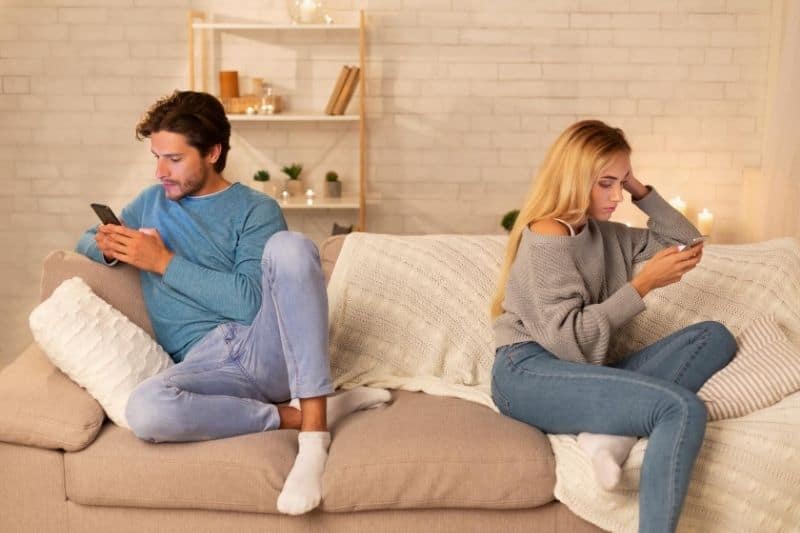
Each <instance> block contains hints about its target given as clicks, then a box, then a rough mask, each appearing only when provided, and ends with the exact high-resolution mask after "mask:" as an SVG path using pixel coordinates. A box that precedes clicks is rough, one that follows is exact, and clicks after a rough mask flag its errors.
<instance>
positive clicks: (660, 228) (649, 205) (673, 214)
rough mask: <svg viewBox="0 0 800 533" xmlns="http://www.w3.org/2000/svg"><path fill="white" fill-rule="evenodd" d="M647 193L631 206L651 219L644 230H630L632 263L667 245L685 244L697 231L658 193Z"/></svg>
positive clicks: (651, 191) (697, 233)
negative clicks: (634, 206)
mask: <svg viewBox="0 0 800 533" xmlns="http://www.w3.org/2000/svg"><path fill="white" fill-rule="evenodd" d="M648 188H649V189H650V192H649V193H648V194H647V196H645V197H644V198H642V199H641V200H635V201H634V204H635V205H636V206H637V207H638V208H639V209H641V210H642V211H644V212H645V213H646V214H647V215H648V216H649V217H650V218H649V219H648V220H647V229H643V228H632V229H631V230H630V235H631V247H632V249H631V257H632V258H633V262H634V263H638V262H641V261H646V260H647V259H650V258H651V257H653V255H654V254H655V253H656V252H658V251H660V250H662V249H663V248H665V247H667V246H676V245H679V244H688V243H689V242H691V241H692V239H694V238H695V237H700V232H699V231H698V230H697V228H695V227H694V225H692V223H691V222H689V220H688V219H687V218H686V217H685V216H683V215H682V214H680V212H678V211H677V210H676V209H675V208H674V207H672V206H671V205H670V204H669V203H668V202H667V201H666V200H664V198H662V197H661V195H660V194H658V192H657V191H656V190H655V189H653V188H651V187H649V186H648Z"/></svg>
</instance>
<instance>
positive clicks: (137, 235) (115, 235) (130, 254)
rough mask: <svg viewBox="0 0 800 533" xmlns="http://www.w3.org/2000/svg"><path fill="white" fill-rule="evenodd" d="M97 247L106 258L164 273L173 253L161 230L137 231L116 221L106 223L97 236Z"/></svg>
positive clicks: (145, 229)
mask: <svg viewBox="0 0 800 533" xmlns="http://www.w3.org/2000/svg"><path fill="white" fill-rule="evenodd" d="M95 241H96V242H97V247H98V248H99V249H100V251H101V252H103V255H104V256H105V257H106V258H111V259H117V260H119V261H122V262H123V263H128V264H129V265H133V266H135V267H136V268H138V269H141V270H146V271H148V272H155V273H156V274H161V275H162V276H163V275H164V272H166V271H167V266H168V265H169V262H170V261H171V260H172V257H173V256H174V255H175V254H173V253H172V252H171V251H170V250H169V249H168V248H167V247H166V245H165V244H164V241H163V240H162V239H161V235H159V234H158V231H156V230H155V229H152V228H142V229H140V230H135V229H131V228H126V227H125V226H117V225H115V224H103V225H102V226H100V227H99V228H98V230H97V236H95Z"/></svg>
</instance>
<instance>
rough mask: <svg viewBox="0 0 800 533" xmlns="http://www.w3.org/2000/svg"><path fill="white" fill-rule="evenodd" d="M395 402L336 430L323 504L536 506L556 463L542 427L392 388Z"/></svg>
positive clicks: (338, 507)
mask: <svg viewBox="0 0 800 533" xmlns="http://www.w3.org/2000/svg"><path fill="white" fill-rule="evenodd" d="M392 394H393V398H394V400H393V402H392V403H391V404H390V405H388V406H386V407H382V408H378V409H374V410H368V411H363V412H359V413H355V414H353V415H351V416H350V417H347V418H345V419H344V420H342V421H341V422H340V423H339V424H338V427H334V428H333V441H332V443H331V447H330V450H329V455H328V464H327V465H326V467H325V475H324V483H323V491H324V493H323V503H322V506H323V509H324V510H325V511H333V512H347V511H357V510H371V509H410V508H417V509H419V508H434V507H439V508H442V507H448V508H482V509H509V508H526V507H537V506H539V505H543V504H545V503H547V502H550V501H552V500H553V487H554V484H555V464H554V462H553V454H552V451H551V448H550V444H549V443H548V440H547V438H546V437H545V436H544V434H543V433H541V432H540V431H538V430H537V429H535V428H533V427H531V426H528V425H526V424H523V423H521V422H517V421H516V420H512V419H510V418H507V417H504V416H502V415H499V414H497V413H495V412H494V411H492V410H491V409H488V408H487V407H484V406H481V405H479V404H476V403H473V402H468V401H464V400H460V399H457V398H447V397H439V396H430V395H427V394H423V393H413V392H405V391H392Z"/></svg>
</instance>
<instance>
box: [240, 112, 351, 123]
mask: <svg viewBox="0 0 800 533" xmlns="http://www.w3.org/2000/svg"><path fill="white" fill-rule="evenodd" d="M227 116H228V120H230V121H231V122H358V120H359V118H360V117H359V115H325V114H323V113H276V114H274V115H247V114H245V113H234V114H229V115H227Z"/></svg>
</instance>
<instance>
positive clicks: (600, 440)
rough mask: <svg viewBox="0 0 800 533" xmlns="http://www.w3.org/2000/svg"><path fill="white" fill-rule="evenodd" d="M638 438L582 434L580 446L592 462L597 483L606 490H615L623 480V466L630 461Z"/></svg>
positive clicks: (579, 438) (579, 440) (579, 439)
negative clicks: (632, 449)
mask: <svg viewBox="0 0 800 533" xmlns="http://www.w3.org/2000/svg"><path fill="white" fill-rule="evenodd" d="M636 441H637V438H636V437H624V436H619V435H602V434H595V433H580V434H579V435H578V446H579V447H580V448H581V450H583V451H584V452H585V453H586V455H588V456H589V458H590V459H591V460H592V466H593V467H594V474H595V478H596V479H597V482H598V483H599V484H600V486H601V487H603V488H604V489H605V490H614V489H615V488H616V487H617V485H619V482H620V479H622V465H624V464H625V461H626V460H627V459H628V454H629V453H630V452H631V448H633V445H634V444H636Z"/></svg>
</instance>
